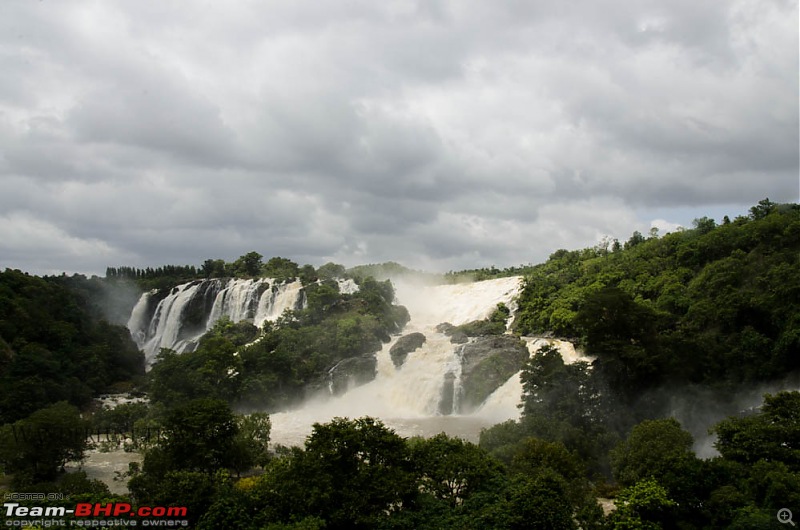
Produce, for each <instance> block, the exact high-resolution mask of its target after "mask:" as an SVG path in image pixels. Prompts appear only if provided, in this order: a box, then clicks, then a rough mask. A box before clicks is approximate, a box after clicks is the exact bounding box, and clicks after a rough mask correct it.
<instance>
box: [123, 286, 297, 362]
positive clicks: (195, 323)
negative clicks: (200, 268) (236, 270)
mask: <svg viewBox="0 0 800 530" xmlns="http://www.w3.org/2000/svg"><path fill="white" fill-rule="evenodd" d="M159 298H160V299H159ZM304 300H305V297H304V294H303V291H302V285H301V283H300V282H299V281H294V282H290V283H278V282H276V281H275V280H273V279H270V278H261V279H257V280H253V279H236V278H234V279H211V280H198V281H194V282H188V283H184V284H182V285H178V286H177V287H174V288H173V289H171V290H170V291H169V292H168V293H166V294H165V293H164V292H163V291H162V292H159V291H151V292H148V293H145V294H143V295H142V296H141V297H140V298H139V301H138V302H137V304H136V306H135V307H134V308H133V311H132V312H131V317H130V319H129V320H128V329H129V330H130V332H131V337H133V340H134V341H135V342H136V344H137V345H138V346H139V348H141V349H142V350H143V351H144V353H145V358H146V360H147V363H148V365H149V364H152V362H153V361H154V359H155V357H156V355H157V354H158V352H159V351H160V350H161V348H169V349H172V350H175V351H177V352H179V353H182V352H185V351H191V350H192V349H193V348H195V347H196V345H197V341H198V340H199V339H200V337H201V336H202V335H203V334H204V333H205V332H206V331H208V330H209V329H211V328H212V327H213V326H214V324H215V323H216V322H217V321H218V320H219V319H220V318H223V317H227V318H230V319H231V320H232V321H233V322H239V321H241V320H248V321H250V322H253V324H254V325H256V326H258V327H260V326H262V325H263V324H264V322H265V321H267V320H275V319H277V318H278V317H280V316H281V315H282V314H283V312H284V311H285V310H287V309H291V310H297V309H302V307H303V303H304ZM156 302H157V303H156Z"/></svg>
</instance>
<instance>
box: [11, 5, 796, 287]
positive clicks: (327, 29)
mask: <svg viewBox="0 0 800 530" xmlns="http://www.w3.org/2000/svg"><path fill="white" fill-rule="evenodd" d="M797 19H798V12H797V4H796V2H791V1H788V0H787V1H784V0H738V1H722V0H718V1H709V2H703V3H702V5H700V4H697V3H696V2H689V1H688V0H687V1H684V0H674V1H671V2H667V3H664V2H655V1H643V2H636V3H634V4H631V3H630V2H625V3H623V2H621V1H618V0H617V1H612V0H607V1H601V2H596V1H592V2H590V1H581V2H577V3H571V4H569V6H567V5H565V4H564V3H563V2H508V3H502V4H498V3H486V2H477V1H476V2H470V1H467V2H447V1H439V2H409V1H387V2H379V3H376V2H349V3H346V4H320V3H318V2H310V1H293V2H277V1H276V2H266V3H250V2H242V3H236V4H232V5H230V4H226V5H222V4H219V3H215V2H193V3H192V5H191V6H187V5H186V4H185V3H178V2H156V1H142V2H135V3H130V2H102V3H71V2H70V3H67V2H59V3H56V2H22V1H10V2H4V3H3V4H2V5H0V68H2V69H3V72H4V75H3V76H2V78H0V267H15V268H21V269H24V270H28V271H31V272H36V273H51V272H59V271H62V270H65V271H68V272H74V271H77V272H86V273H102V272H103V271H104V269H105V267H106V266H107V265H119V264H128V265H135V266H146V265H159V264H162V263H168V262H169V263H193V264H199V263H200V262H202V260H203V259H205V258H208V257H223V258H226V259H233V258H235V257H237V256H239V255H241V254H243V253H245V252H247V251H249V250H258V251H259V252H261V253H263V254H265V255H267V256H272V255H282V256H286V257H290V258H292V259H295V260H297V261H300V262H310V263H314V264H321V263H323V262H325V261H329V260H334V261H337V262H342V263H345V264H347V265H352V264H356V263H363V262H377V261H383V260H396V261H401V262H404V263H406V264H408V265H410V266H414V267H424V268H428V269H435V270H448V269H457V268H464V267H480V266H486V265H490V264H496V265H499V266H505V265H515V264H519V263H528V262H537V261H541V260H543V259H545V258H546V257H547V255H548V254H549V253H551V252H552V251H553V250H555V249H557V248H575V247H581V246H588V245H593V244H595V243H596V242H597V241H599V239H600V238H602V237H603V236H606V235H609V236H612V237H619V238H627V237H628V236H629V235H630V233H631V232H633V231H634V230H640V231H643V232H644V231H647V230H648V229H649V227H650V226H651V224H653V225H657V226H660V227H673V226H676V225H679V224H684V225H688V224H689V223H691V220H692V215H694V216H697V217H699V216H703V215H706V214H709V212H712V213H713V212H719V211H728V212H730V215H731V216H733V215H738V214H741V213H744V212H746V210H747V208H748V207H749V206H750V205H752V204H755V203H756V202H757V201H758V200H760V199H762V198H764V197H769V198H770V199H772V200H773V201H778V202H795V201H797V200H798V158H799V156H798V145H799V144H800V138H798V128H799V127H798V98H797V94H798V29H797V23H796V22H797Z"/></svg>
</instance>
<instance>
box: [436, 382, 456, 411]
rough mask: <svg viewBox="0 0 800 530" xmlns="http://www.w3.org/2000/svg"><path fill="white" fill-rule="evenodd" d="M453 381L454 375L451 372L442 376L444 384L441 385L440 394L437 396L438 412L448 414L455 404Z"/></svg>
mask: <svg viewBox="0 0 800 530" xmlns="http://www.w3.org/2000/svg"><path fill="white" fill-rule="evenodd" d="M455 381H456V376H455V374H454V373H453V372H447V373H446V374H445V376H444V386H443V387H442V394H441V397H440V398H439V407H438V408H439V414H442V415H444V416H448V415H450V414H452V413H453V406H454V405H455V395H454V394H455V393H454V391H453V390H454V388H455Z"/></svg>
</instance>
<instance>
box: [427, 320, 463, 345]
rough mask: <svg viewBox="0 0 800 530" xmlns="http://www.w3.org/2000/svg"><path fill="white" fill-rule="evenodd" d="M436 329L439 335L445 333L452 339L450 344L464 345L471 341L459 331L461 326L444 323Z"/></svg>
mask: <svg viewBox="0 0 800 530" xmlns="http://www.w3.org/2000/svg"><path fill="white" fill-rule="evenodd" d="M435 329H436V331H438V332H439V333H444V334H445V335H447V336H448V337H450V342H452V343H453V344H464V343H465V342H467V341H468V340H469V337H468V336H467V334H466V333H464V332H463V331H462V330H461V329H459V326H454V325H453V324H451V323H450V322H442V323H441V324H439V325H437V326H436V328H435Z"/></svg>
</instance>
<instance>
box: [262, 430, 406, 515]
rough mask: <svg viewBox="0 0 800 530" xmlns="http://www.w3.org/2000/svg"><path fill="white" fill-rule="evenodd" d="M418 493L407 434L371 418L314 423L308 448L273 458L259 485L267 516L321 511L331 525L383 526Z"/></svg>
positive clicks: (307, 442) (319, 513)
mask: <svg viewBox="0 0 800 530" xmlns="http://www.w3.org/2000/svg"><path fill="white" fill-rule="evenodd" d="M418 495H419V492H418V489H417V485H416V480H415V478H414V473H413V468H412V464H411V461H410V459H409V453H408V447H407V446H406V443H405V440H403V438H401V437H400V436H398V435H397V434H395V433H394V431H391V430H389V429H387V428H386V427H385V426H384V425H383V424H382V423H381V422H379V421H376V420H373V419H372V418H359V419H356V420H348V419H343V418H335V419H333V420H332V421H331V422H330V423H326V424H318V423H317V424H314V428H313V432H312V433H311V435H310V436H309V437H308V438H307V439H306V443H305V450H301V449H297V448H295V449H293V450H292V451H290V452H289V454H288V455H287V456H284V457H282V458H278V459H276V460H273V461H272V462H270V465H269V467H268V469H267V472H266V473H265V474H264V475H263V476H262V478H261V480H260V481H259V485H258V487H257V502H258V503H259V504H260V505H262V506H265V507H266V508H265V513H264V517H265V518H266V522H271V523H287V522H289V521H296V520H300V519H303V518H305V517H309V516H316V517H321V518H323V519H324V520H325V522H326V525H327V526H326V528H329V529H330V528H375V527H378V526H379V525H380V523H381V522H382V521H386V519H387V518H388V517H390V516H391V514H392V513H394V512H396V511H398V510H403V509H407V508H408V507H410V506H413V503H414V500H415V499H416V497H417V496H418ZM262 526H263V525H262Z"/></svg>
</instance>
